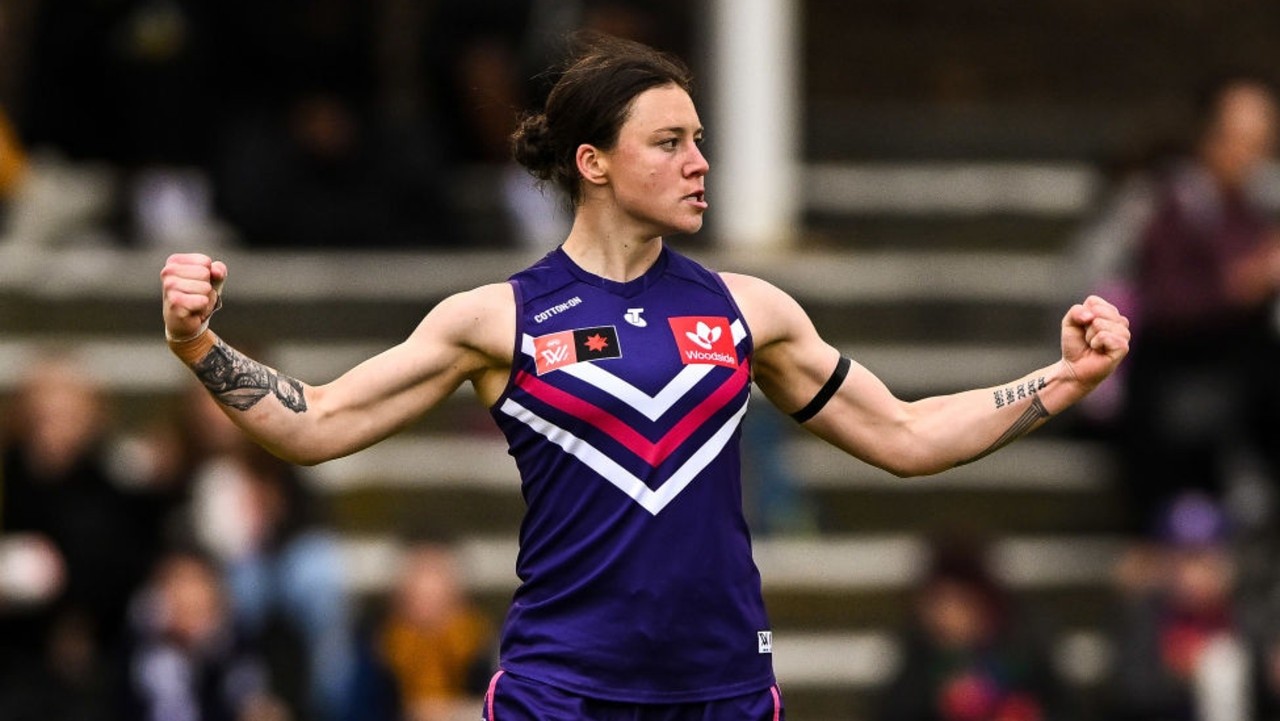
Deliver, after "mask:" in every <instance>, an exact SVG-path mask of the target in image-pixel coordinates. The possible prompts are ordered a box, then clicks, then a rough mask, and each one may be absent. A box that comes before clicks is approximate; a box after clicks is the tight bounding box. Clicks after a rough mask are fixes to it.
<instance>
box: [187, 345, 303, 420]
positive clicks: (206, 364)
mask: <svg viewBox="0 0 1280 721" xmlns="http://www.w3.org/2000/svg"><path fill="white" fill-rule="evenodd" d="M192 370H194V371H195V373H196V377H197V378H199V379H200V382H201V383H203V384H204V387H205V388H208V389H209V392H210V393H212V394H213V397H214V398H215V399H217V401H218V402H219V403H221V404H223V405H225V406H230V407H232V408H235V409H236V410H239V411H247V410H249V409H250V408H252V407H253V406H254V405H256V404H257V402H258V401H260V400H262V399H263V397H264V396H266V395H267V394H268V393H270V394H271V395H274V396H275V397H276V398H277V399H278V400H279V401H280V404H281V405H283V406H284V407H285V408H288V409H289V410H291V411H293V412H294V413H305V412H306V410H307V399H306V397H305V396H304V395H303V392H302V384H301V383H299V382H298V381H296V380H294V379H293V378H290V377H289V376H286V375H281V374H279V373H277V372H276V371H274V370H272V369H271V368H268V367H267V366H264V365H262V364H261V363H259V362H257V361H255V360H253V359H252V358H249V357H248V356H246V355H245V354H243V353H241V352H240V351H238V350H236V349H234V348H232V347H231V346H229V345H227V344H226V343H224V342H223V341H222V340H218V342H217V344H216V345H215V346H214V347H213V350H211V351H209V352H208V354H206V355H205V357H204V358H201V359H200V360H199V361H198V362H197V363H196V364H195V365H194V366H192Z"/></svg>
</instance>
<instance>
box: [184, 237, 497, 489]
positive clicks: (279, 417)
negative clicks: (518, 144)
mask: <svg viewBox="0 0 1280 721" xmlns="http://www.w3.org/2000/svg"><path fill="white" fill-rule="evenodd" d="M226 276H227V268H226V266H225V265H224V264H223V263H221V262H218V261H213V260H211V259H210V258H209V257H208V256H204V255H199V254H176V255H173V256H170V258H169V260H168V262H167V263H166V264H165V267H164V270H163V271H161V279H162V285H163V291H164V296H163V297H164V323H165V334H166V336H167V337H168V338H169V347H170V349H172V350H173V352H174V354H175V355H177V356H178V357H179V358H180V359H182V361H183V362H184V363H186V364H187V365H188V367H190V368H191V370H192V371H193V372H194V373H195V375H196V377H197V378H199V379H200V381H201V383H203V384H204V386H205V387H206V388H208V389H209V392H210V393H212V394H213V397H214V398H215V399H216V400H217V401H218V403H219V404H220V405H221V407H222V409H223V411H224V412H226V414H227V416H228V417H230V418H231V420H232V421H234V422H235V423H236V425H238V426H239V427H240V428H241V429H243V430H244V431H245V432H246V433H247V434H248V435H249V436H251V437H252V438H253V439H254V440H255V441H257V442H258V443H260V444H262V445H263V446H264V447H266V448H267V449H268V450H270V451H271V452H273V453H275V454H276V455H278V456H280V457H281V458H284V459H286V460H289V461H292V462H295V463H302V464H314V463H319V462H322V461H326V460H330V459H333V458H338V457H340V456H344V455H347V454H350V453H353V452H355V451H358V450H360V449H362V448H365V447H368V446H370V445H372V444H373V443H375V442H377V441H379V440H381V439H383V438H386V437H387V436H389V435H391V434H392V433H395V432H396V431H398V430H400V429H401V428H403V427H405V426H406V425H408V424H409V423H411V422H412V421H414V420H415V419H417V418H418V417H420V416H421V415H422V414H424V413H426V412H427V411H429V410H430V409H431V408H433V407H435V406H436V405H437V404H438V403H440V402H441V401H442V400H443V399H444V398H446V397H447V396H448V395H449V394H451V393H453V391H454V390H456V389H457V388H458V386H459V385H461V384H462V383H463V381H467V380H470V381H471V382H472V383H473V384H474V385H475V387H476V390H477V393H478V394H479V395H480V397H481V400H488V401H492V400H494V399H496V398H497V395H498V394H499V393H500V392H501V388H502V387H503V386H504V385H505V382H506V378H507V375H508V373H509V372H510V366H511V357H512V352H513V341H512V339H513V338H514V337H515V301H514V296H513V294H512V292H511V289H510V287H509V286H507V285H506V284H497V285H489V286H482V287H480V288H477V289H475V290H471V291H468V292H465V293H459V294H457V295H454V296H451V297H449V298H447V299H445V300H444V301H442V302H441V303H440V304H439V305H438V306H436V307H435V308H434V309H432V310H431V312H430V313H428V314H427V316H426V317H425V318H424V319H423V320H422V323H421V324H419V325H418V327H417V329H415V330H414V331H413V333H412V334H411V335H410V336H409V337H408V339H406V340H405V341H404V342H402V343H400V344H399V345H397V346H394V347H393V348H390V349H388V350H386V351H384V352H383V353H381V354H379V355H377V356H374V357H373V358H370V359H369V360H367V361H365V362H363V363H361V364H360V365H358V366H356V367H355V368H353V369H351V370H350V371H347V372H346V373H344V374H343V375H342V376H341V377H340V378H338V379H337V380H334V381H332V382H330V383H327V384H325V385H319V386H312V385H308V384H306V383H303V382H301V381H298V380H296V379H294V378H290V377H289V376H287V375H284V374H282V373H280V372H278V371H276V370H275V369H273V368H270V367H268V366H266V365H263V364H262V363H259V362H258V361H255V360H253V359H252V358H249V357H248V356H246V355H244V354H243V353H241V352H239V351H237V350H236V349H235V348H232V347H231V346H230V345H228V344H227V343H226V342H225V341H223V340H222V339H221V338H219V337H218V336H217V335H216V334H214V333H213V331H210V330H207V324H208V319H209V316H210V315H211V314H212V311H213V310H214V309H215V307H216V306H215V304H216V303H217V302H219V301H220V298H219V296H218V293H217V291H215V290H214V288H215V287H220V286H221V283H222V281H224V280H225V279H226Z"/></svg>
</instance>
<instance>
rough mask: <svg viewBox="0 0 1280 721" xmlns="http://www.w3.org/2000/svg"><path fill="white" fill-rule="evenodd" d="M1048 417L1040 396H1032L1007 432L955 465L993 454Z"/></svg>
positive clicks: (1048, 414)
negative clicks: (1025, 408)
mask: <svg viewBox="0 0 1280 721" xmlns="http://www.w3.org/2000/svg"><path fill="white" fill-rule="evenodd" d="M1050 415H1051V414H1050V413H1049V411H1048V409H1046V408H1045V407H1044V403H1042V402H1041V401H1040V396H1039V395H1035V394H1032V396H1031V405H1029V406H1027V410H1025V411H1023V412H1022V415H1020V416H1018V420H1016V421H1014V422H1013V425H1011V426H1009V428H1008V430H1006V431H1005V432H1004V433H1003V434H1002V435H1001V436H1000V437H999V438H997V439H996V440H995V443H992V444H991V445H990V446H988V447H987V449H986V450H985V451H983V452H981V453H979V454H978V455H976V456H974V457H973V458H970V459H969V460H967V461H963V462H961V463H959V464H957V465H961V466H963V465H965V464H967V463H973V462H974V461H976V460H979V459H981V458H985V457H987V456H989V455H991V454H992V453H995V452H996V451H998V450H1000V449H1001V448H1004V447H1005V446H1007V445H1009V444H1010V443H1013V442H1014V441H1016V440H1018V439H1019V438H1021V437H1022V436H1025V435H1026V434H1027V433H1030V432H1031V429H1032V428H1035V425H1036V423H1038V422H1039V421H1041V420H1043V419H1045V418H1048V417H1049V416H1050Z"/></svg>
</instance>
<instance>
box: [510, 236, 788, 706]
mask: <svg viewBox="0 0 1280 721" xmlns="http://www.w3.org/2000/svg"><path fill="white" fill-rule="evenodd" d="M511 284H512V286H513V287H514V288H515V294H516V305H517V309H518V315H517V324H516V351H517V352H516V355H515V363H514V367H513V370H512V376H511V381H510V383H509V385H508V387H507V390H506V392H505V393H504V394H503V396H502V397H501V398H500V399H499V400H498V402H497V403H495V404H494V406H493V409H492V412H493V415H494V418H495V419H496V420H497V422H498V425H499V426H500V427H501V428H502V431H503V433H505V434H506V437H507V441H508V443H509V445H510V449H511V455H512V456H513V457H515V459H516V465H517V467H518V468H519V470H520V476H521V479H522V492H523V494H524V499H525V502H526V504H527V506H528V511H527V514H526V516H525V519H524V522H523V524H522V525H521V528H520V555H519V558H518V560H517V563H516V571H517V573H518V575H519V577H520V580H521V585H520V587H519V589H518V590H517V591H516V593H515V598H514V600H513V602H512V606H511V610H510V612H509V614H508V616H507V621H506V625H505V627H504V629H503V634H502V650H501V665H502V668H503V669H505V670H506V671H508V672H510V673H512V674H516V675H518V676H524V677H527V678H530V679H534V680H537V681H541V682H543V683H547V684H551V685H553V686H557V687H560V688H563V689H565V690H568V691H572V692H575V693H579V694H582V695H585V696H590V697H594V698H600V699H606V700H614V701H628V702H638V703H643V702H671V703H678V702H685V701H705V700H711V699H716V698H724V697H728V696H734V695H739V694H743V693H748V692H751V691H756V690H762V689H767V688H769V687H770V686H771V685H772V684H773V683H774V679H773V670H772V663H771V656H770V654H771V653H772V634H771V632H770V630H769V623H768V620H767V618H766V614H765V610H764V602H763V599H762V595H761V590H760V574H759V572H758V571H757V570H756V567H755V563H754V562H753V561H752V559H751V540H750V537H749V535H748V531H747V525H746V521H745V519H744V518H743V515H742V489H741V482H740V475H741V474H740V461H739V453H738V444H739V436H740V432H739V426H740V424H741V421H742V416H743V414H744V413H745V412H746V409H747V400H748V397H749V395H750V386H751V383H750V365H749V364H750V360H751V336H750V334H749V333H748V331H747V328H746V325H745V323H744V322H743V321H742V315H741V313H739V312H738V309H737V306H736V305H735V304H734V302H733V300H732V298H731V297H730V295H729V292H728V289H726V288H725V286H724V284H723V282H722V281H721V280H720V278H719V277H718V276H717V275H715V274H714V273H712V272H710V271H708V270H706V269H705V268H703V267H702V266H700V265H698V264H697V263H695V262H693V261H692V260H689V259H688V258H685V257H683V256H681V255H679V254H677V253H675V252H674V251H672V250H670V249H664V250H663V252H662V255H661V256H660V257H659V258H658V261H657V262H656V263H655V264H654V266H653V267H652V268H651V269H649V271H648V272H646V273H645V274H644V275H643V276H642V277H640V278H637V279H635V280H633V281H630V282H627V283H618V282H615V281H610V280H607V279H604V278H600V277H598V276H595V275H592V274H590V273H587V272H586V271H584V270H582V269H581V268H579V267H578V266H577V265H575V264H574V263H573V261H571V260H570V259H569V258H568V256H567V255H565V253H564V252H563V251H562V250H558V249H557V250H556V251H553V252H552V253H550V254H548V255H547V256H546V257H545V258H543V259H542V260H541V261H539V262H538V263H537V264H535V265H534V266H532V267H530V268H529V269H527V270H525V271H522V272H521V273H518V274H517V275H515V276H513V277H512V279H511Z"/></svg>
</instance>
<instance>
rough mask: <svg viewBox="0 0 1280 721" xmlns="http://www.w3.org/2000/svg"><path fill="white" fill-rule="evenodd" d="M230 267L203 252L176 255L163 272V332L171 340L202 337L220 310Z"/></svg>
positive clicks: (169, 260)
mask: <svg viewBox="0 0 1280 721" xmlns="http://www.w3.org/2000/svg"><path fill="white" fill-rule="evenodd" d="M226 280H227V265H226V263H223V262H222V261H220V260H214V259H212V258H210V257H209V256H207V255H203V254H201V253H174V254H173V255H171V256H169V259H168V260H167V261H166V262H165V264H164V270H162V271H160V281H161V288H162V291H163V298H164V306H163V309H164V330H165V335H166V336H167V337H168V338H170V339H171V340H185V339H188V338H192V337H194V336H196V335H199V333H200V331H201V330H202V326H203V325H204V323H205V321H207V320H208V319H209V316H210V315H213V311H215V310H217V308H218V299H219V292H220V290H221V288H222V284H223V283H224V282H226Z"/></svg>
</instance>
